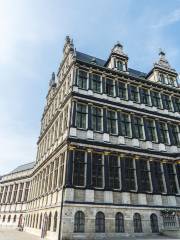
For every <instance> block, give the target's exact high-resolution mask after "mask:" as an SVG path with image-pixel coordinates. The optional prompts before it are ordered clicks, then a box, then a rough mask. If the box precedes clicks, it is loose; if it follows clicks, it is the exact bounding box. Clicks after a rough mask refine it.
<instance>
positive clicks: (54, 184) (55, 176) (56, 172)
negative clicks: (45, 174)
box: [53, 158, 59, 190]
mask: <svg viewBox="0 0 180 240" xmlns="http://www.w3.org/2000/svg"><path fill="white" fill-rule="evenodd" d="M58 168H59V159H58V158H57V159H56V160H55V169H54V182H53V189H54V190H55V189H56V188H57V179H58Z"/></svg>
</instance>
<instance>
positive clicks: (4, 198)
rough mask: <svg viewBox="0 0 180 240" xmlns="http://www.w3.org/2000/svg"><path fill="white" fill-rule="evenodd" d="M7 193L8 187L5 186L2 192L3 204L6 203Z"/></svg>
mask: <svg viewBox="0 0 180 240" xmlns="http://www.w3.org/2000/svg"><path fill="white" fill-rule="evenodd" d="M7 192H8V186H6V187H5V190H4V197H3V203H6V197H7Z"/></svg>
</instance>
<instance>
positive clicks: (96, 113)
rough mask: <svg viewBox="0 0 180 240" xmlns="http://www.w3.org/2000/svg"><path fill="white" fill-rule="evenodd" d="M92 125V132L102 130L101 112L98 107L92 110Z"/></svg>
mask: <svg viewBox="0 0 180 240" xmlns="http://www.w3.org/2000/svg"><path fill="white" fill-rule="evenodd" d="M92 125H93V130H94V131H101V130H102V110H101V108H98V107H93V108H92Z"/></svg>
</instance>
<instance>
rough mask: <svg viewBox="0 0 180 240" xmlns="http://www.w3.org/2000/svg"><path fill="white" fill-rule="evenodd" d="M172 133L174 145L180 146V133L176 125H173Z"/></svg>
mask: <svg viewBox="0 0 180 240" xmlns="http://www.w3.org/2000/svg"><path fill="white" fill-rule="evenodd" d="M170 127H171V133H172V143H171V144H174V145H179V132H178V128H177V126H176V125H174V124H171V126H170Z"/></svg>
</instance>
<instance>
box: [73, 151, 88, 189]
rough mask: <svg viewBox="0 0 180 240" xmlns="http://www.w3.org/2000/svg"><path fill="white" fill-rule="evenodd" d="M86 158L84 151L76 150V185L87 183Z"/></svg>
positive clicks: (74, 182)
mask: <svg viewBox="0 0 180 240" xmlns="http://www.w3.org/2000/svg"><path fill="white" fill-rule="evenodd" d="M85 166H86V160H85V152H84V151H74V161H73V184H74V185H75V186H84V185H85V176H86V174H85V170H86V167H85Z"/></svg>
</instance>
